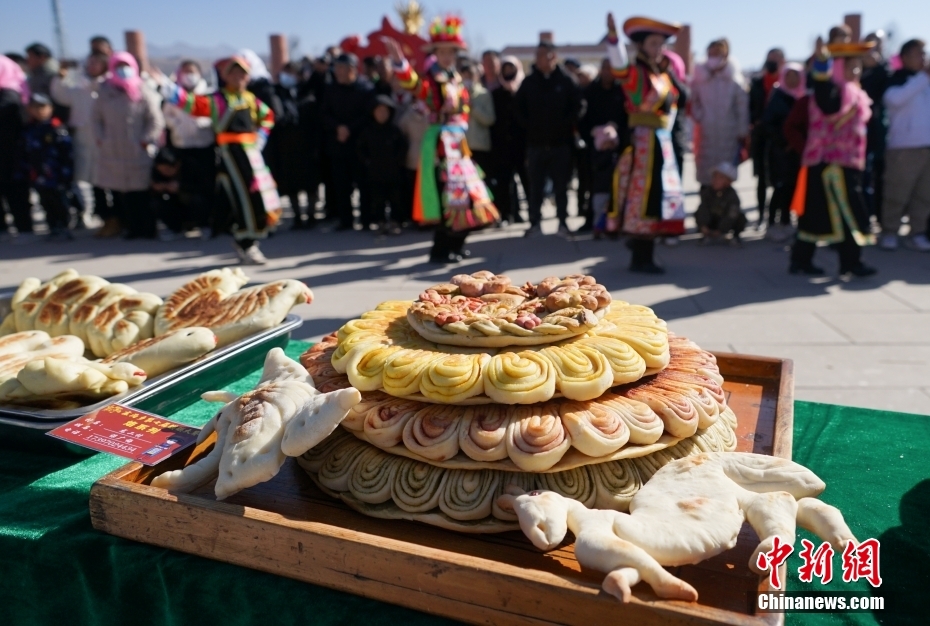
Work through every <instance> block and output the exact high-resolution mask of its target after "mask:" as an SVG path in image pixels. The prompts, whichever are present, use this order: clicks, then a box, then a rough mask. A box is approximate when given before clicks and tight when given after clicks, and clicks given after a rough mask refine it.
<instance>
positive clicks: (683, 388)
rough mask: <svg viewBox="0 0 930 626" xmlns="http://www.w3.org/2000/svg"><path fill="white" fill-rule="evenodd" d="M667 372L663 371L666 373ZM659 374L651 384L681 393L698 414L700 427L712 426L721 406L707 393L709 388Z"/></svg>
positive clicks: (654, 386) (673, 392) (671, 391)
mask: <svg viewBox="0 0 930 626" xmlns="http://www.w3.org/2000/svg"><path fill="white" fill-rule="evenodd" d="M664 373H665V372H662V374H664ZM662 374H659V378H658V380H655V381H653V382H652V383H651V384H650V386H651V387H652V388H656V389H663V390H665V391H667V392H669V393H671V394H679V395H680V396H681V397H682V398H687V399H688V401H689V402H691V406H693V407H694V410H695V411H696V412H697V415H698V428H710V427H711V426H712V425H713V424H714V423H715V422H716V421H717V418H718V417H719V415H720V407H719V406H718V405H717V403H716V402H715V401H714V399H713V398H712V397H711V396H710V394H709V393H707V390H706V389H704V388H703V387H701V386H700V385H695V384H689V383H683V382H680V381H677V380H672V379H668V378H665V377H663V376H662Z"/></svg>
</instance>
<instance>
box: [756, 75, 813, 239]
mask: <svg viewBox="0 0 930 626" xmlns="http://www.w3.org/2000/svg"><path fill="white" fill-rule="evenodd" d="M806 84H807V80H806V77H805V75H804V66H803V65H801V64H800V63H785V64H784V65H783V66H782V68H781V75H780V77H779V79H778V82H777V83H775V86H774V88H773V89H772V93H771V96H770V97H769V103H768V104H767V105H766V107H765V112H764V113H763V114H762V119H760V120H759V125H758V129H759V132H760V133H761V136H762V140H763V141H764V142H765V145H766V149H767V157H766V158H767V161H768V170H769V176H770V180H771V182H772V187H774V191H773V192H772V200H771V202H770V203H769V210H768V227H767V228H766V230H765V238H766V239H769V240H771V241H784V240H786V239H787V238H788V237H789V236H790V234H791V233H790V229H791V211H790V208H791V200H792V198H793V197H794V188H795V184H796V183H797V180H798V171H799V170H800V169H801V153H800V152H797V151H795V150H794V149H793V148H792V147H791V144H789V143H788V140H787V139H786V138H785V131H784V127H785V121H786V120H787V119H788V115H789V114H790V113H791V109H792V108H793V107H794V104H795V103H796V102H797V101H798V100H799V99H800V98H803V97H804V95H805V94H806V93H807V88H806V87H805V85H806ZM776 216H777V220H778V221H777V223H776Z"/></svg>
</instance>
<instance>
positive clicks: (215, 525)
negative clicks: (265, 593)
mask: <svg viewBox="0 0 930 626" xmlns="http://www.w3.org/2000/svg"><path fill="white" fill-rule="evenodd" d="M717 360H718V363H719V365H720V371H721V373H722V374H723V376H724V377H725V378H726V383H725V384H724V389H725V391H726V392H727V396H728V399H727V401H728V403H729V405H730V406H731V407H732V408H733V410H734V411H735V412H736V415H737V416H738V418H739V426H738V427H737V437H738V440H739V447H738V449H739V450H741V451H745V452H756V453H761V454H772V455H775V456H780V457H783V458H790V457H791V434H792V430H791V429H792V420H793V403H794V397H793V396H794V378H793V373H792V363H791V361H788V360H780V359H770V358H760V357H750V356H744V355H736V354H717ZM211 445H212V443H210V442H205V443H204V444H203V445H201V446H198V447H197V448H194V449H193V450H191V451H190V452H188V453H186V454H183V455H180V456H178V457H175V458H173V459H171V460H170V461H168V462H166V463H165V464H164V465H166V466H167V467H159V468H158V470H159V473H160V472H162V471H164V470H165V469H174V468H177V467H181V466H183V465H185V464H187V463H189V462H191V461H192V460H195V459H197V458H199V457H200V456H201V455H203V454H205V453H206V452H207V451H208V449H209V448H210V446H211ZM151 474H152V469H151V468H146V467H144V466H142V465H140V464H138V463H130V464H128V465H126V466H124V467H122V468H120V469H118V470H116V471H115V472H112V473H111V474H109V475H107V476H105V477H103V478H102V479H100V480H99V481H98V482H97V483H96V484H95V485H94V486H93V488H92V490H91V494H90V514H91V519H92V520H93V525H94V527H95V528H97V529H99V530H102V531H105V532H108V533H111V534H114V535H118V536H120V537H125V538H127V539H134V540H136V541H142V542H145V543H150V544H154V545H158V546H164V547H166V548H172V549H175V550H181V551H183V552H190V553H192V554H197V555H200V556H204V557H207V558H212V559H217V560H219V561H225V562H229V563H235V564H237V565H243V566H246V567H251V568H254V569H258V570H262V571H266V572H272V573H275V574H279V575H281V576H288V577H290V578H296V579H298V580H303V581H306V582H309V583H313V584H317V585H322V586H325V587H332V588H334V589H340V590H343V591H348V592H350V593H355V594H358V595H361V596H366V597H369V598H375V599H378V600H382V601H384V602H391V603H395V604H402V605H404V606H408V607H411V608H414V609H418V610H421V611H425V612H427V613H434V614H437V615H443V616H446V617H451V618H454V619H458V620H462V621H466V622H471V623H475V624H580V625H584V626H590V625H591V624H604V623H617V621H618V620H623V621H625V622H627V623H633V624H659V623H661V624H686V623H687V624H745V625H750V624H752V625H760V626H761V625H763V624H764V625H778V624H781V623H782V621H783V616H782V615H781V614H775V613H769V614H758V615H756V614H755V612H754V606H755V602H756V594H757V592H759V591H767V590H768V581H767V578H764V579H762V580H760V578H759V577H758V576H756V575H754V574H753V573H752V572H751V571H750V570H749V568H748V562H749V558H750V556H751V553H752V550H753V549H754V548H755V546H756V545H757V544H758V539H757V538H756V535H755V533H754V532H753V530H752V529H751V528H750V527H749V526H748V525H744V526H743V530H742V531H741V533H740V536H739V542H738V544H737V546H736V547H735V548H734V549H732V550H730V551H728V552H725V553H724V554H721V555H719V556H717V557H715V558H713V559H710V560H708V561H705V562H703V563H701V564H699V565H696V566H685V567H679V568H671V571H672V572H673V573H674V574H675V575H676V576H679V577H681V578H683V579H684V580H686V581H688V582H689V583H691V584H692V585H694V587H695V588H696V589H697V590H698V593H699V594H700V601H699V602H698V603H687V602H677V601H665V600H659V599H657V598H656V596H655V595H654V594H653V593H652V591H651V589H650V588H649V587H648V586H647V585H646V584H645V583H640V584H639V585H637V587H636V588H635V589H634V594H635V599H634V600H633V601H632V602H630V603H629V604H626V605H624V604H622V603H620V602H618V601H617V600H616V599H615V598H613V597H612V596H609V595H607V594H605V593H604V592H602V591H601V589H600V584H601V581H602V580H603V574H600V573H598V572H592V571H587V570H586V571H581V568H580V566H579V565H578V562H577V561H575V558H574V552H573V546H572V545H571V544H570V543H567V542H566V544H565V545H563V546H561V547H559V548H558V549H556V550H554V551H552V552H549V553H546V554H543V553H541V552H539V551H538V550H536V549H535V548H534V547H533V546H532V544H530V542H529V541H528V540H527V539H526V538H525V537H524V536H523V535H522V534H521V533H519V532H509V533H503V534H498V535H480V536H475V535H464V534H458V533H454V532H450V531H446V530H442V529H440V528H435V527H432V526H427V525H424V524H419V523H416V522H407V521H393V520H392V521H383V520H377V519H373V518H369V517H365V516H363V515H361V514H359V513H356V512H354V511H352V510H350V509H349V508H348V507H346V506H345V505H344V504H342V503H341V502H339V501H336V500H333V499H331V498H329V497H328V496H326V495H324V494H323V493H321V492H320V491H319V490H318V489H317V488H316V487H315V486H314V484H313V483H312V481H311V480H310V479H309V477H308V476H307V475H306V474H305V473H304V472H303V470H301V469H300V468H299V467H298V466H297V464H296V463H295V462H294V461H293V459H290V460H289V461H288V463H286V464H285V466H284V467H283V468H282V469H281V472H280V473H279V474H278V476H277V477H275V478H274V479H273V480H271V481H270V482H268V483H265V484H262V485H258V486H256V487H253V488H251V489H247V490H245V491H243V492H241V493H239V494H237V495H236V496H234V497H232V498H230V499H228V500H226V501H223V502H216V501H215V498H214V496H213V484H212V483H211V484H209V485H206V486H204V487H203V488H201V489H198V490H196V491H195V492H193V493H191V494H180V495H173V494H170V493H168V492H167V491H165V490H163V489H156V488H154V487H151V486H149V485H147V484H145V483H147V482H148V481H149V477H150V476H151ZM782 575H783V578H782V579H783V580H785V572H784V571H783V572H782Z"/></svg>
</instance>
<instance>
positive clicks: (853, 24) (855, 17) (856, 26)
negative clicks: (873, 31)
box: [843, 13, 862, 41]
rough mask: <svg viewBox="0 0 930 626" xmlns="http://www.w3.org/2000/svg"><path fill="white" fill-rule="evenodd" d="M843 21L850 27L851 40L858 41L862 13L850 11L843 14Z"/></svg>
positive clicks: (860, 36) (860, 37)
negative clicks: (847, 13)
mask: <svg viewBox="0 0 930 626" xmlns="http://www.w3.org/2000/svg"><path fill="white" fill-rule="evenodd" d="M843 23H844V24H846V25H847V26H849V28H850V29H852V40H853V41H860V40H861V39H862V14H861V13H850V14H849V15H844V16H843Z"/></svg>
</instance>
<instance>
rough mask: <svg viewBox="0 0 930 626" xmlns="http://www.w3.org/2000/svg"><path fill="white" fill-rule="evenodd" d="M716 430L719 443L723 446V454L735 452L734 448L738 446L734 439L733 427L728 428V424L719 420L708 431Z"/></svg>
mask: <svg viewBox="0 0 930 626" xmlns="http://www.w3.org/2000/svg"><path fill="white" fill-rule="evenodd" d="M714 429H716V430H717V434H718V435H719V436H720V441H721V443H722V444H723V451H724V452H733V451H735V450H736V446H737V445H739V441H738V440H737V439H736V431H735V430H734V429H733V427H731V426H730V424H729V423H728V422H725V421H723V420H719V421H718V422H717V423H716V424H714V425H713V426H711V427H710V428H709V429H708V430H714Z"/></svg>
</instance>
